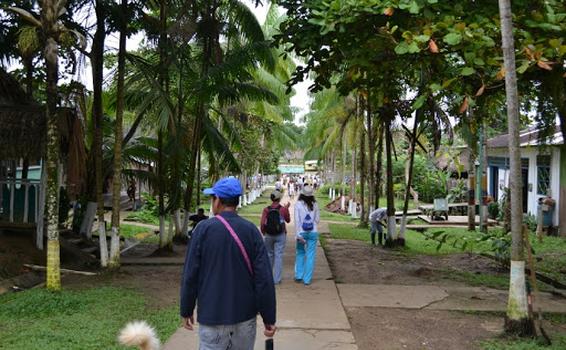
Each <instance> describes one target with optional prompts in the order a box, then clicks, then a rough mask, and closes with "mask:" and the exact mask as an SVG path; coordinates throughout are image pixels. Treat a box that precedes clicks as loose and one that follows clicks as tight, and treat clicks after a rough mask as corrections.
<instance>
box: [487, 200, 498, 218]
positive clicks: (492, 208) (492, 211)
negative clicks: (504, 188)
mask: <svg viewBox="0 0 566 350" xmlns="http://www.w3.org/2000/svg"><path fill="white" fill-rule="evenodd" d="M487 212H488V214H489V218H490V219H492V220H497V219H498V218H499V203H497V202H491V203H489V205H488V206H487Z"/></svg>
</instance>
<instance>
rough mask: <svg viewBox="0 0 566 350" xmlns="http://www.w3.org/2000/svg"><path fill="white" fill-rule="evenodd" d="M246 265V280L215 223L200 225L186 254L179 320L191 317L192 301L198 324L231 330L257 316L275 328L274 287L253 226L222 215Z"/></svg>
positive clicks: (228, 241) (234, 252)
mask: <svg viewBox="0 0 566 350" xmlns="http://www.w3.org/2000/svg"><path fill="white" fill-rule="evenodd" d="M221 215H222V217H223V218H224V219H226V221H228V223H229V224H230V225H231V226H232V228H233V229H234V231H235V232H236V234H237V235H238V237H239V238H240V240H241V241H242V244H243V245H244V248H245V249H246V252H247V253H248V256H249V258H250V260H251V262H252V267H253V270H254V275H253V276H252V275H250V272H249V270H248V267H247V265H246V262H245V260H244V257H243V256H242V253H241V251H240V249H239V248H238V245H237V244H236V242H235V240H234V238H233V237H232V236H231V235H230V233H229V232H228V230H227V229H226V227H225V226H224V225H223V224H222V223H221V222H220V221H219V220H218V219H216V218H211V219H208V220H205V221H201V222H200V223H199V224H198V225H197V227H196V228H195V230H194V232H193V236H192V239H191V244H190V248H189V249H187V257H186V259H185V268H184V270H183V280H182V282H181V317H189V316H192V315H193V312H194V308H195V303H197V302H198V322H199V323H202V324H204V325H209V326H214V325H231V324H236V323H240V322H244V321H247V320H249V319H252V318H254V317H256V315H257V314H258V313H259V314H260V315H261V317H262V318H263V322H264V323H265V324H269V325H273V324H275V306H276V305H275V286H274V285H273V276H272V272H271V265H270V263H269V259H268V257H267V250H266V249H265V245H264V243H263V237H262V235H261V233H260V232H259V230H258V229H257V227H256V226H255V225H254V224H253V223H251V222H249V221H247V220H245V219H243V218H241V217H240V216H238V214H236V213H235V212H223V213H222V214H221Z"/></svg>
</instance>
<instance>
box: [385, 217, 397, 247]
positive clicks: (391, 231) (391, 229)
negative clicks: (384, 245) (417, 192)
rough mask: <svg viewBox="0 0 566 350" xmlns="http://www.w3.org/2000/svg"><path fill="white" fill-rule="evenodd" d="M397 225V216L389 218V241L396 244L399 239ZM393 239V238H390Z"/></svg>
mask: <svg viewBox="0 0 566 350" xmlns="http://www.w3.org/2000/svg"><path fill="white" fill-rule="evenodd" d="M396 226H397V223H396V222H395V216H388V217H387V240H388V241H389V240H390V241H391V242H394V241H395V240H396V239H397V228H396ZM390 237H391V238H390Z"/></svg>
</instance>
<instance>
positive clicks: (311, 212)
mask: <svg viewBox="0 0 566 350" xmlns="http://www.w3.org/2000/svg"><path fill="white" fill-rule="evenodd" d="M319 221H320V210H319V208H318V204H317V203H316V199H315V198H314V192H313V189H312V187H311V186H304V187H303V190H302V191H301V193H300V195H299V200H298V201H297V203H296V204H295V232H296V257H295V281H296V282H299V283H300V282H302V283H304V284H305V285H307V286H308V285H310V284H311V282H312V276H313V273H314V266H315V263H316V245H317V243H318V223H319Z"/></svg>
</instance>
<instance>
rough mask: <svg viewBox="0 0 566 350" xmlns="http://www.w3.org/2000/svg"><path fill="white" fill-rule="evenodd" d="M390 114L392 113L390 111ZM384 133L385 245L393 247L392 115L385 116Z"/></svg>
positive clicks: (394, 239) (394, 238) (394, 231)
mask: <svg viewBox="0 0 566 350" xmlns="http://www.w3.org/2000/svg"><path fill="white" fill-rule="evenodd" d="M391 114H392V113H391ZM385 118H386V120H385V121H384V124H385V127H384V129H385V130H384V134H385V153H386V157H387V175H386V178H387V240H386V246H387V247H393V246H394V245H395V241H396V238H397V237H395V233H396V229H395V224H396V222H395V197H394V196H393V158H392V154H393V145H392V142H391V141H392V140H391V120H392V116H391V115H387V116H385Z"/></svg>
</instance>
